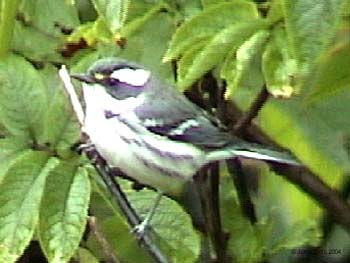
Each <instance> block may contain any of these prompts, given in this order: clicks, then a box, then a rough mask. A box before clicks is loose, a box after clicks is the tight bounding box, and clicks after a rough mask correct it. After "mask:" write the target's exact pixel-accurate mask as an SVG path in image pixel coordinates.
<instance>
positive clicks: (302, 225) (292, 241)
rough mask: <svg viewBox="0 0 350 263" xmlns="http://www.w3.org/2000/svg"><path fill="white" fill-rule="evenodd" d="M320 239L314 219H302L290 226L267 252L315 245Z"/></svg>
mask: <svg viewBox="0 0 350 263" xmlns="http://www.w3.org/2000/svg"><path fill="white" fill-rule="evenodd" d="M320 241H321V232H320V230H319V227H318V226H317V223H316V222H315V221H314V220H309V221H306V220H302V221H300V222H297V223H295V224H293V225H292V226H290V227H289V228H288V230H287V231H286V232H285V233H284V235H282V236H281V237H280V239H279V240H278V241H277V242H276V243H275V244H274V246H273V247H271V249H269V250H268V251H267V253H268V256H271V255H273V254H276V253H277V252H279V251H281V250H282V249H291V248H297V247H303V246H317V245H318V244H319V243H320Z"/></svg>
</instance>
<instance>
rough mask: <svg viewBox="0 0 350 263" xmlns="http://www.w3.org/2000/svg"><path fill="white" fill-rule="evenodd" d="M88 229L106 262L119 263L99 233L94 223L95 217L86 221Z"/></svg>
mask: <svg viewBox="0 0 350 263" xmlns="http://www.w3.org/2000/svg"><path fill="white" fill-rule="evenodd" d="M88 224H89V228H90V230H91V231H92V233H93V234H94V235H95V237H96V240H97V242H98V243H99V244H100V246H101V248H102V252H103V254H104V256H105V258H106V259H107V262H111V263H119V262H120V261H119V260H118V259H117V258H116V256H115V255H114V253H113V251H112V249H111V248H110V246H109V244H108V242H107V240H106V238H105V237H104V235H103V234H102V233H101V231H100V230H99V229H98V226H97V223H96V217H94V216H90V217H89V219H88Z"/></svg>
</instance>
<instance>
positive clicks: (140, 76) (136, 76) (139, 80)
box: [110, 68, 151, 86]
mask: <svg viewBox="0 0 350 263" xmlns="http://www.w3.org/2000/svg"><path fill="white" fill-rule="evenodd" d="M150 75H151V72H150V71H148V70H144V69H131V68H122V69H117V70H115V71H113V72H112V74H111V75H110V77H111V78H114V79H117V80H119V81H120V82H124V83H127V84H130V85H132V86H143V85H145V84H146V83H147V81H148V79H149V77H150Z"/></svg>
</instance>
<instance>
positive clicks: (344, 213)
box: [225, 102, 350, 229]
mask: <svg viewBox="0 0 350 263" xmlns="http://www.w3.org/2000/svg"><path fill="white" fill-rule="evenodd" d="M226 103H227V105H226V107H225V108H226V113H227V115H228V118H229V119H230V121H231V122H232V123H234V122H235V121H236V120H237V119H239V118H241V116H242V112H241V111H240V110H239V109H238V107H237V106H236V105H235V104H234V103H232V102H226ZM242 137H244V138H245V139H247V140H250V141H254V142H258V143H261V144H264V145H270V146H274V147H276V148H277V147H279V146H278V145H277V144H276V143H275V142H274V141H273V140H272V139H271V138H269V137H268V136H267V135H266V134H265V133H264V132H263V131H262V130H261V129H260V128H259V127H257V126H256V125H254V124H251V125H250V126H248V127H247V128H246V129H245V130H244V131H243V133H242ZM279 148H281V147H279ZM271 167H272V169H273V170H274V171H276V172H277V173H278V174H279V175H281V176H283V177H284V178H286V179H287V180H288V181H290V182H292V183H293V184H295V185H297V186H298V187H299V188H301V189H303V190H304V191H305V192H306V193H307V194H309V195H310V196H311V197H312V198H313V199H315V200H316V201H317V202H318V203H319V204H320V205H321V206H323V207H324V208H325V209H327V210H328V212H329V213H330V214H332V215H334V221H335V222H337V223H338V224H340V225H342V226H344V227H345V228H347V229H350V206H349V205H348V204H347V203H346V201H345V200H344V199H343V198H341V196H340V194H339V193H338V192H337V191H335V190H333V189H332V188H330V187H329V186H328V185H326V184H325V183H324V182H323V181H322V180H321V179H320V178H319V177H318V176H317V175H316V174H314V173H313V172H312V171H310V170H309V169H307V168H306V167H290V166H287V165H277V164H273V165H271Z"/></svg>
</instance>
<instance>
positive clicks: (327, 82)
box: [304, 43, 350, 102]
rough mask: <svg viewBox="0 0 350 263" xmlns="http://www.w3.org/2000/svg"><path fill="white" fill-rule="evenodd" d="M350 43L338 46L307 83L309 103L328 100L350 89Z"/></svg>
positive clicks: (330, 51) (324, 59)
mask: <svg viewBox="0 0 350 263" xmlns="http://www.w3.org/2000/svg"><path fill="white" fill-rule="evenodd" d="M349 68H350V43H341V44H338V45H336V46H334V47H332V48H331V49H329V50H328V51H327V53H325V55H324V56H323V57H322V58H321V60H320V62H319V65H318V68H317V69H316V73H315V74H312V75H311V76H310V79H309V80H308V81H306V82H305V88H304V89H309V90H310V92H309V96H308V97H307V98H306V100H307V101H308V102H315V101H318V100H322V99H326V98H327V97H328V96H331V95H334V94H336V93H337V92H340V91H342V90H344V89H347V90H349V89H350V71H349Z"/></svg>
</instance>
